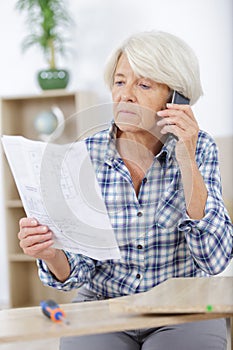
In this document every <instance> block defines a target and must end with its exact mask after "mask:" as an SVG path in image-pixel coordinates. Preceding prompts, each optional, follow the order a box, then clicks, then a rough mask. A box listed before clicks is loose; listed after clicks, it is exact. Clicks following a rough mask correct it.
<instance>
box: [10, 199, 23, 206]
mask: <svg viewBox="0 0 233 350" xmlns="http://www.w3.org/2000/svg"><path fill="white" fill-rule="evenodd" d="M6 207H7V208H22V207H23V204H22V201H21V200H20V199H9V200H7V201H6Z"/></svg>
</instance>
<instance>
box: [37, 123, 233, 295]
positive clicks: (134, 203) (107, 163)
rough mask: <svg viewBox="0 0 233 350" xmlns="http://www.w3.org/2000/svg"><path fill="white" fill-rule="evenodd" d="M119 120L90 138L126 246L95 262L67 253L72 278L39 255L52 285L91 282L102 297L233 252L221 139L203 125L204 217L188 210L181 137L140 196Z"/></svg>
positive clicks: (201, 268) (157, 161) (220, 264)
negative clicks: (120, 146)
mask: <svg viewBox="0 0 233 350" xmlns="http://www.w3.org/2000/svg"><path fill="white" fill-rule="evenodd" d="M115 139H116V127H115V126H114V124H113V125H112V126H111V128H110V130H105V131H101V132H99V133H97V134H95V135H94V136H91V137H89V138H87V139H86V145H87V149H88V151H89V153H90V157H91V160H92V163H93V166H94V169H95V172H96V176H97V179H98V182H99V184H100V186H101V190H102V195H103V198H104V200H105V204H106V207H107V210H108V214H109V217H110V220H111V224H112V227H113V229H114V232H115V235H116V238H117V241H118V244H119V247H120V250H121V260H106V261H96V260H93V259H91V258H89V257H86V256H83V255H81V254H74V253H69V252H65V253H66V255H67V258H68V260H69V263H70V267H71V274H70V277H69V278H68V279H67V280H66V281H65V282H64V283H61V282H59V281H57V280H56V279H55V278H54V276H53V275H52V274H51V273H50V272H49V270H48V269H47V266H46V264H45V263H44V262H43V261H41V260H38V266H39V276H40V278H41V280H42V282H43V283H44V284H46V285H49V286H52V287H55V288H57V289H62V290H66V291H68V290H70V289H72V288H79V287H80V286H81V285H83V284H85V286H86V287H87V288H88V289H90V290H92V291H94V292H96V293H97V294H100V295H102V296H104V297H117V296H122V295H127V294H132V293H139V292H144V291H147V290H149V289H150V288H152V287H154V286H156V285H157V284H159V283H161V282H163V281H164V280H166V279H168V278H171V277H194V276H204V275H209V274H217V273H220V272H221V271H223V270H224V269H225V267H226V266H227V264H228V263H229V261H230V259H231V257H232V252H233V235H232V224H231V221H230V218H229V216H228V214H227V212H226V209H225V207H224V204H223V201H222V197H221V183H220V174H219V168H218V154H217V148H216V144H215V142H214V141H213V139H212V138H211V137H210V136H209V135H208V134H207V133H205V132H203V131H200V132H199V138H198V143H197V149H196V160H197V164H198V167H199V169H200V171H201V174H202V176H203V178H204V181H205V183H206V186H207V189H208V199H207V204H206V209H205V216H204V218H203V219H201V220H192V219H190V218H189V216H188V215H187V213H186V207H185V198H184V192H183V187H182V181H181V173H180V170H179V166H178V163H177V161H176V158H175V139H174V138H173V137H168V139H167V141H166V142H165V144H164V146H163V148H162V150H161V152H160V153H159V154H158V155H157V156H155V157H154V161H153V164H152V165H151V167H150V169H149V170H148V172H147V174H146V176H145V178H144V179H143V181H142V184H141V187H140V192H139V194H138V197H137V196H136V193H135V190H134V187H133V183H132V179H131V176H130V174H129V171H128V169H127V168H126V166H125V165H124V162H123V161H122V159H121V158H120V156H119V154H118V153H117V150H116V147H115Z"/></svg>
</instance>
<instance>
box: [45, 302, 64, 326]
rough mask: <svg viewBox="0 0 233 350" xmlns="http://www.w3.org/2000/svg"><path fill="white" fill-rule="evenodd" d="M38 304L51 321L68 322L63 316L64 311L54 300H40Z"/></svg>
mask: <svg viewBox="0 0 233 350" xmlns="http://www.w3.org/2000/svg"><path fill="white" fill-rule="evenodd" d="M40 306H41V308H42V312H43V314H44V315H45V316H47V317H48V318H49V319H50V320H52V321H53V322H57V323H58V322H64V323H65V324H69V321H68V320H67V319H66V318H65V317H66V315H65V312H64V311H63V310H62V309H61V308H60V306H59V305H58V304H57V303H56V302H55V301H54V300H44V301H41V303H40Z"/></svg>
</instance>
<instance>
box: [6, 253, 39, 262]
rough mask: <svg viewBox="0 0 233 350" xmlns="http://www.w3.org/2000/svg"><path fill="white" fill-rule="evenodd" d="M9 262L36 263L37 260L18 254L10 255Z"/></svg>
mask: <svg viewBox="0 0 233 350" xmlns="http://www.w3.org/2000/svg"><path fill="white" fill-rule="evenodd" d="M9 261H10V262H35V261H36V259H35V258H32V257H30V256H28V255H25V254H22V253H17V254H9Z"/></svg>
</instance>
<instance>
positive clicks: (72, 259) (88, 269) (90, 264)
mask: <svg viewBox="0 0 233 350" xmlns="http://www.w3.org/2000/svg"><path fill="white" fill-rule="evenodd" d="M64 253H65V254H66V256H67V259H68V262H69V264H70V276H69V278H68V279H67V280H66V281H64V282H60V281H58V280H57V279H56V277H55V276H54V275H53V274H52V273H51V272H50V271H49V269H48V267H47V265H46V263H45V262H44V261H43V260H40V259H38V260H37V265H38V274H39V278H40V279H41V281H42V283H43V284H44V285H47V286H50V287H54V288H57V289H61V290H63V291H70V290H71V289H74V288H79V287H80V286H81V285H82V284H84V283H86V282H88V281H90V280H91V278H92V276H93V275H94V273H95V260H93V259H91V258H88V257H86V256H83V255H81V254H74V253H70V252H67V251H64Z"/></svg>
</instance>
